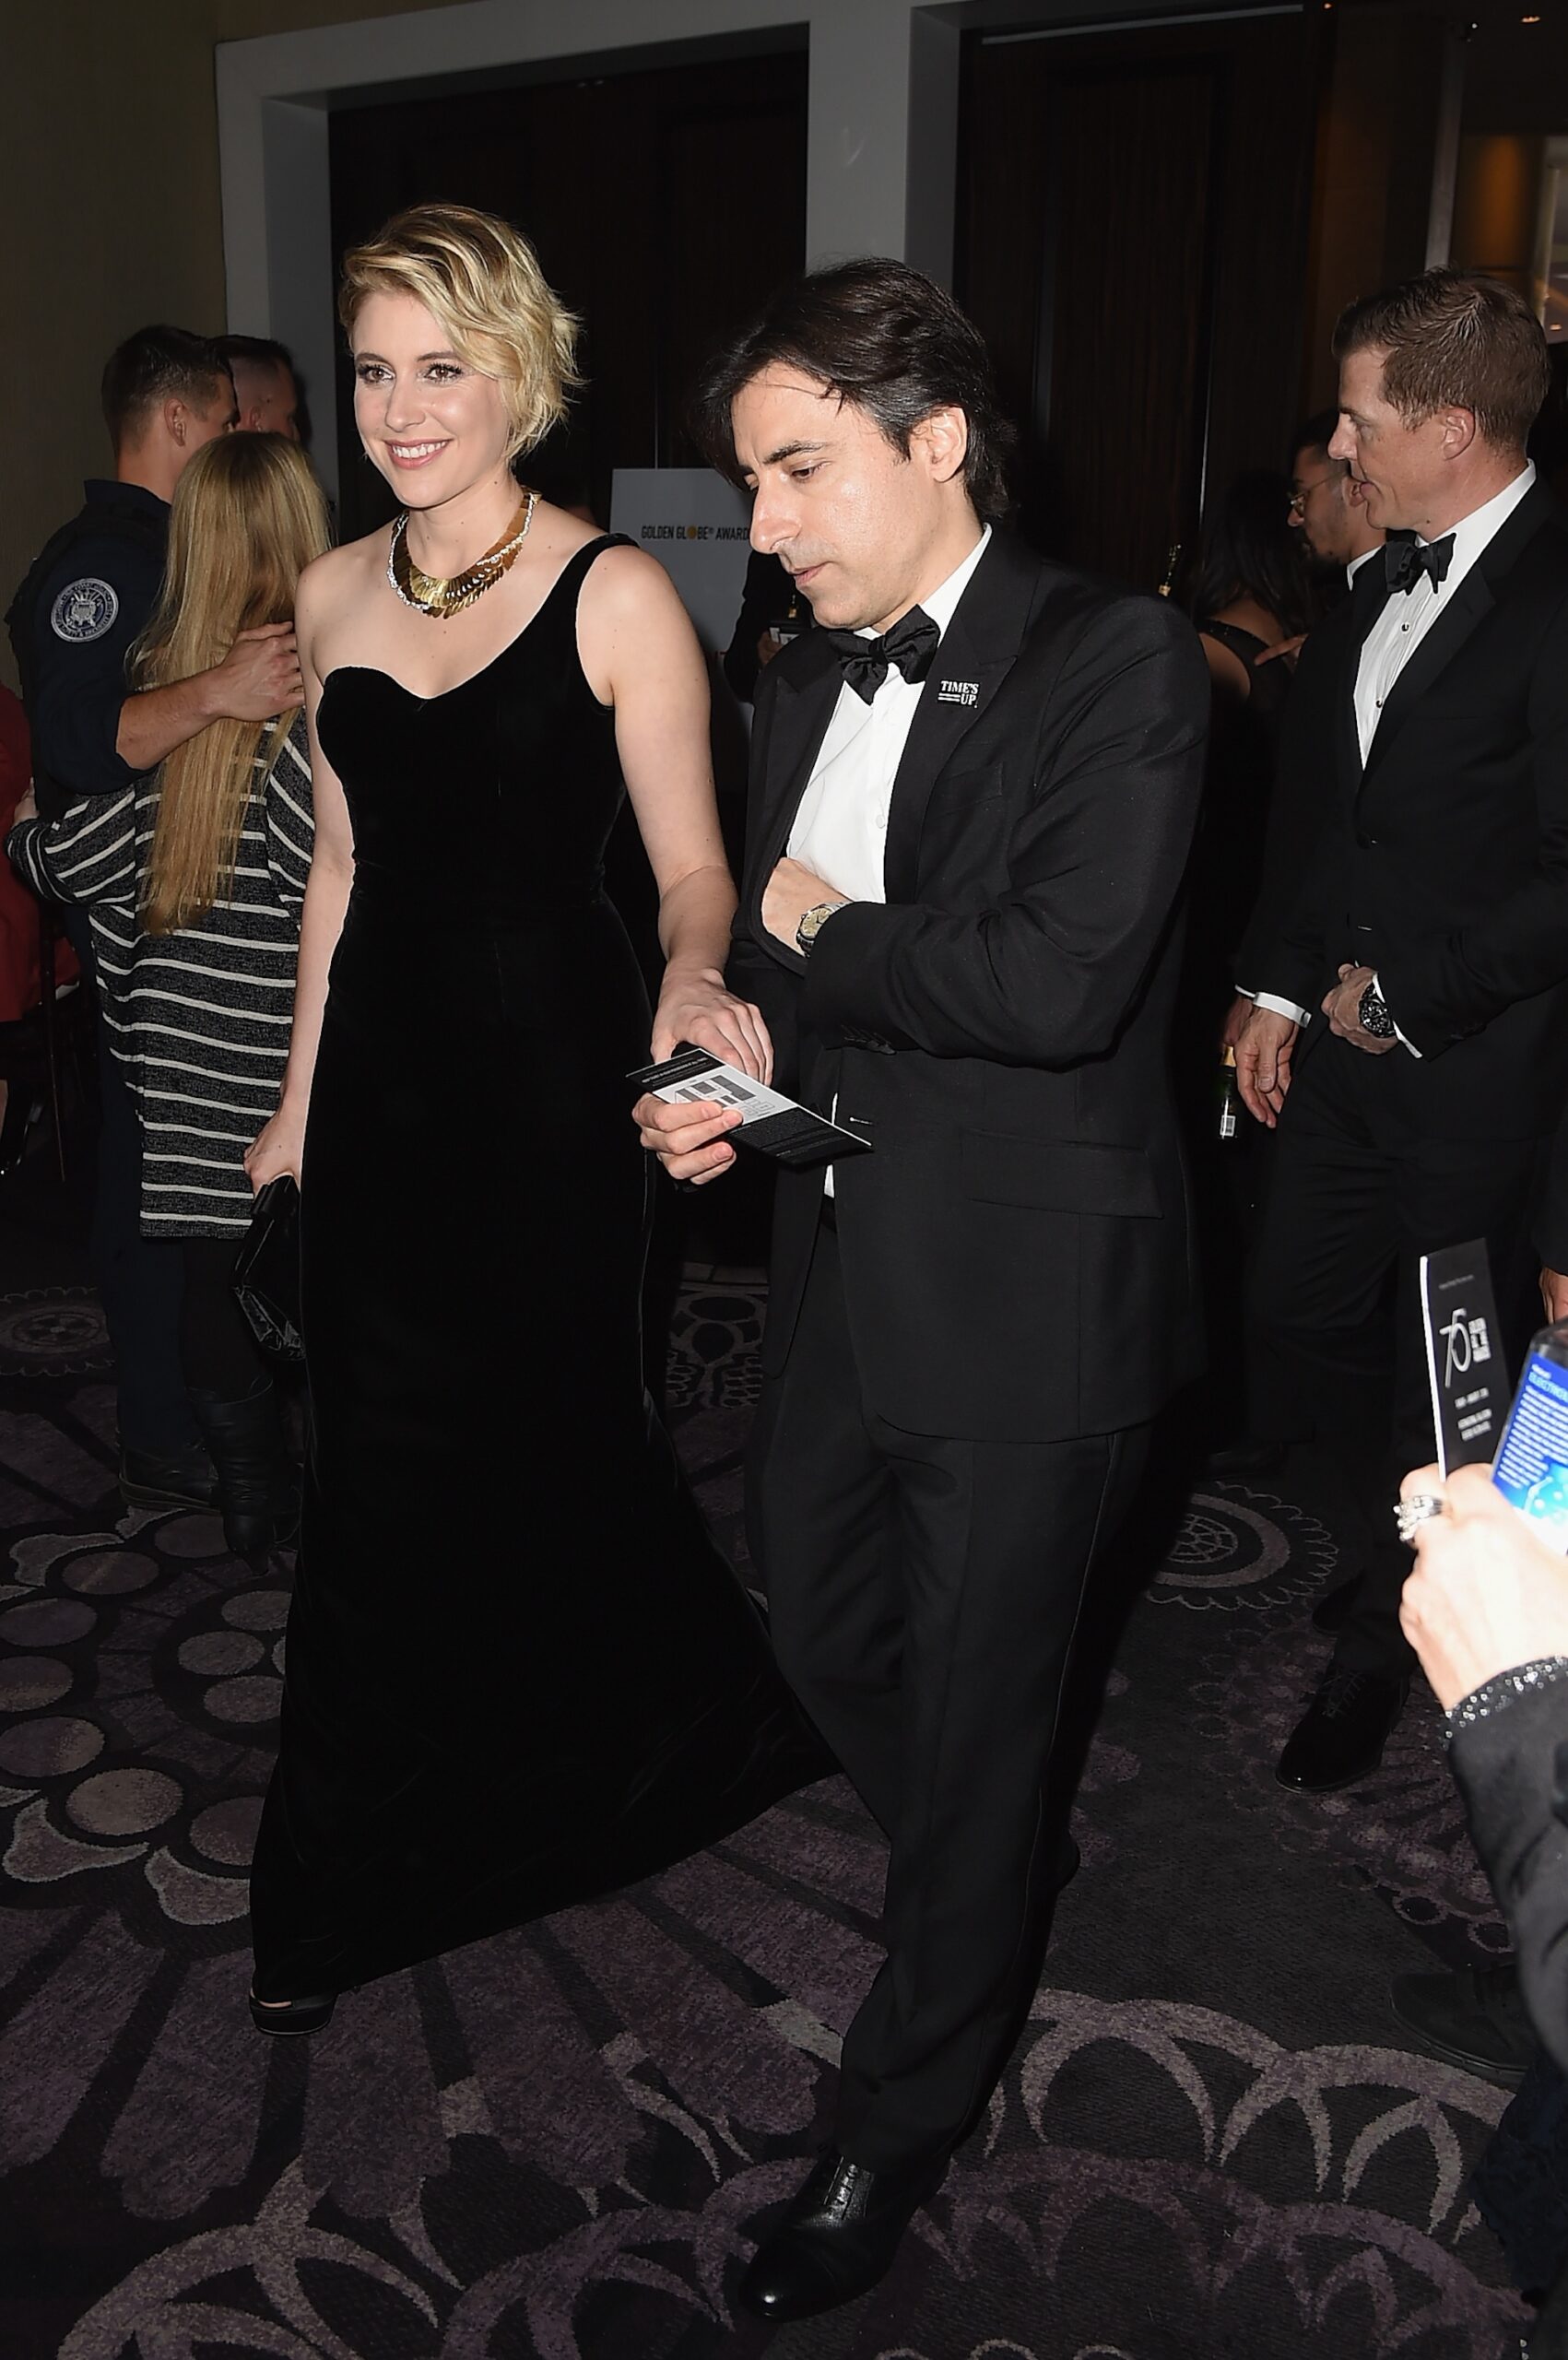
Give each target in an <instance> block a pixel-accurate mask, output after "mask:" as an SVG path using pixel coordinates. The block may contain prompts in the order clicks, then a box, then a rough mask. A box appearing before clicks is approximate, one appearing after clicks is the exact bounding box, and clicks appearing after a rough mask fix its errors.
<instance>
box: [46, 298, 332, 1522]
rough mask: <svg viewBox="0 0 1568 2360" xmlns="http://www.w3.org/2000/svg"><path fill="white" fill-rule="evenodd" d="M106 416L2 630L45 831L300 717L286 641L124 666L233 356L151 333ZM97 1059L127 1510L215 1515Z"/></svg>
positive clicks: (163, 1272) (164, 1283)
mask: <svg viewBox="0 0 1568 2360" xmlns="http://www.w3.org/2000/svg"><path fill="white" fill-rule="evenodd" d="M103 411H104V419H105V422H106V423H107V425H108V428H109V433H110V439H111V441H112V443H113V446H114V475H113V477H112V479H98V480H94V481H89V482H88V485H87V486H86V492H87V498H86V502H85V504H84V506H83V508H82V510H81V513H80V514H79V515H77V516H76V517H74V518H73V519H72V521H71V522H70V523H69V524H68V525H64V526H63V527H62V528H61V530H60V531H59V532H57V533H56V534H54V535H53V537H52V538H51V540H50V541H49V542H48V544H47V545H46V547H45V548H44V549H43V550H42V551H41V554H40V556H39V557H38V559H37V560H35V562H34V563H33V565H32V566H31V568H30V569H29V572H28V575H27V578H26V580H25V581H24V582H23V584H22V585H21V587H20V589H19V590H18V593H17V595H16V597H15V598H14V599H13V601H12V603H11V607H10V609H9V611H8V613H7V614H6V628H7V630H8V631H9V632H10V634H11V643H12V646H13V648H14V649H15V651H16V658H17V668H18V673H19V674H20V677H21V684H22V698H23V702H24V703H25V704H26V706H27V712H28V719H29V725H30V727H31V732H32V752H33V770H34V786H35V791H36V794H37V798H38V808H39V809H40V810H41V812H42V814H43V816H44V817H45V818H46V819H57V818H59V817H61V816H62V815H63V814H64V813H65V811H66V810H67V809H68V808H70V807H71V806H72V805H73V804H75V803H77V802H79V801H81V800H82V798H83V797H85V796H103V795H117V794H119V793H120V792H121V791H122V790H123V789H124V788H125V787H126V786H128V785H131V784H132V783H133V782H134V781H135V780H136V778H137V777H138V776H139V775H140V774H141V773H144V772H147V771H150V770H155V769H156V768H157V766H158V764H159V762H161V761H163V759H164V757H165V756H166V755H168V754H170V753H171V752H172V750H173V749H174V748H175V747H176V746H179V745H183V743H184V741H185V740H186V739H187V738H189V737H195V735H196V734H197V732H198V731H199V730H202V729H205V728H206V726H207V725H208V724H209V723H210V722H213V721H217V720H221V719H233V720H240V721H265V720H266V719H267V718H268V717H269V716H270V715H271V714H275V713H279V712H281V711H283V710H284V709H286V708H287V707H288V706H289V705H290V704H297V703H298V702H300V700H301V680H300V668H299V658H298V655H297V653H296V651H295V645H294V635H293V631H292V630H291V629H289V627H288V626H287V625H277V626H274V627H272V628H271V629H270V630H267V631H247V632H244V633H242V636H241V637H240V639H239V640H237V641H236V643H235V644H234V646H233V648H232V649H231V650H230V654H229V655H228V656H227V657H226V658H225V659H224V661H223V662H222V663H221V664H218V665H217V666H215V667H212V669H210V670H209V671H206V672H202V673H198V674H196V675H195V677H194V678H189V679H184V680H177V681H173V682H171V683H170V684H169V685H168V686H167V687H164V688H158V689H149V690H144V691H142V692H141V693H139V694H132V693H129V692H128V690H127V685H126V674H125V665H126V657H127V655H128V654H129V652H130V650H131V647H132V645H133V643H134V642H135V641H136V638H137V637H138V635H139V634H140V632H141V631H143V630H144V629H145V627H146V626H147V622H148V621H149V620H150V619H151V617H152V614H153V610H154V608H155V607H156V605H157V603H158V597H159V590H160V587H161V584H162V580H163V562H164V554H165V548H166V544H167V540H168V533H169V503H170V501H171V499H172V498H173V494H174V487H175V485H176V483H177V482H178V481H179V478H180V476H181V473H182V471H183V468H184V466H185V465H186V463H187V462H188V461H189V460H190V459H192V458H193V457H194V456H195V454H196V452H197V451H199V450H200V449H201V447H202V445H203V444H204V443H209V442H211V441H212V440H213V438H214V437H215V436H217V435H219V434H226V433H228V432H230V431H231V429H232V428H233V427H234V425H235V423H236V421H237V416H238V412H237V407H236V403H235V397H234V384H233V380H232V379H231V377H230V373H229V369H228V364H227V363H226V362H225V360H223V358H222V356H221V354H220V353H218V350H217V348H215V347H214V346H213V345H212V344H211V343H210V342H209V341H208V340H207V339H206V337H205V336H193V335H191V334H190V333H189V332H188V331H187V330H186V329H183V328H172V327H148V328H143V329H140V330H139V331H138V332H137V334H136V335H135V336H129V337H127V338H126V340H125V342H124V344H123V345H121V346H120V347H119V348H118V349H117V350H116V351H115V352H113V353H112V354H111V356H110V359H109V361H108V363H107V365H106V367H105V369H104V372H103ZM86 920H87V913H86V911H85V910H73V911H71V912H70V913H69V914H68V916H67V926H68V928H69V931H70V934H71V939H72V942H73V943H74V944H75V946H76V950H77V956H78V957H79V958H80V960H81V962H82V964H83V967H84V968H87V969H90V968H91V967H92V964H93V961H92V940H91V935H90V931H89V929H88V925H87V923H86ZM101 990H102V983H101V979H100V993H101ZM99 1041H100V1100H101V1124H100V1136H99V1158H98V1188H97V1197H96V1201H95V1204H94V1208H93V1226H92V1259H93V1268H94V1272H95V1275H96V1277H97V1280H98V1283H99V1290H100V1294H101V1296H102V1300H103V1308H104V1316H105V1317H106V1319H107V1321H108V1325H109V1332H110V1338H111V1340H112V1344H113V1347H114V1358H115V1366H116V1373H117V1376H118V1382H119V1413H120V1487H121V1490H122V1492H123V1493H124V1498H125V1501H126V1504H127V1505H130V1506H142V1507H161V1506H174V1507H189V1506H197V1507H205V1506H209V1505H211V1504H212V1503H213V1502H214V1500H215V1499H216V1497H217V1484H216V1478H215V1477H214V1474H213V1470H212V1468H211V1465H210V1463H209V1462H208V1460H207V1457H206V1451H205V1449H204V1448H203V1446H202V1444H201V1440H200V1437H199V1435H198V1434H197V1431H196V1427H195V1420H194V1419H193V1417H192V1414H191V1407H190V1403H189V1401H188V1399H187V1398H186V1395H185V1387H184V1382H183V1377H182V1375H181V1365H180V1349H179V1322H180V1304H181V1295H182V1285H181V1259H180V1247H179V1245H178V1243H177V1242H174V1241H171V1240H170V1239H166V1238H147V1237H144V1236H143V1235H142V1233H141V1225H140V1204H141V1134H140V1130H139V1127H138V1125H137V1121H136V1107H135V1103H134V1101H133V1099H132V1097H131V1093H130V1091H129V1089H128V1088H127V1086H126V1083H125V1080H124V1074H123V1072H122V1069H121V1068H120V1065H119V1063H118V1061H117V1059H116V1058H115V1057H114V1056H112V1054H111V1053H110V1050H109V1048H108V1044H107V1027H105V1026H103V1025H100V1027H99Z"/></svg>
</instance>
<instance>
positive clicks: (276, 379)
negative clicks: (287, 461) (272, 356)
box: [234, 360, 300, 443]
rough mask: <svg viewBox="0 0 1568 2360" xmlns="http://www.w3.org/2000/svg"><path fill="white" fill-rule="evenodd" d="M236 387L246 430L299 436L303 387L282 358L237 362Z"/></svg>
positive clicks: (291, 439) (291, 438) (293, 438)
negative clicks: (298, 384)
mask: <svg viewBox="0 0 1568 2360" xmlns="http://www.w3.org/2000/svg"><path fill="white" fill-rule="evenodd" d="M234 390H235V392H236V394H237V395H239V400H240V425H241V427H242V430H243V431H244V432H245V433H247V434H286V435H287V436H288V438H289V442H290V443H297V442H298V441H299V439H300V389H299V387H298V386H297V385H296V384H295V383H294V372H293V371H292V369H286V368H285V367H284V365H283V363H282V361H281V360H276V361H263V362H261V363H259V364H258V363H256V362H253V361H248V360H237V361H236V362H235V363H234Z"/></svg>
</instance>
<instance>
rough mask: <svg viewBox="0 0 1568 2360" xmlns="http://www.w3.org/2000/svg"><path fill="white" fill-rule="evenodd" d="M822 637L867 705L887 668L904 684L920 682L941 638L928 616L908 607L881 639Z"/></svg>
mask: <svg viewBox="0 0 1568 2360" xmlns="http://www.w3.org/2000/svg"><path fill="white" fill-rule="evenodd" d="M822 637H823V638H824V639H825V640H826V641H827V643H828V645H829V646H830V647H831V649H832V651H833V654H834V655H836V656H837V657H838V659H839V667H840V669H841V670H842V671H843V676H844V678H845V679H846V680H847V681H848V682H849V685H850V687H851V688H852V689H853V690H855V695H856V696H857V697H864V698H865V700H866V702H867V704H869V703H870V702H871V700H872V698H873V697H874V696H875V695H876V693H877V691H878V689H879V688H880V687H881V685H882V683H883V681H884V680H885V679H886V678H887V677H888V673H889V670H890V668H892V669H895V670H897V671H900V672H902V674H903V677H904V678H905V679H906V680H923V679H924V678H925V675H926V673H927V672H928V671H929V670H930V669H931V659H932V657H933V656H934V655H936V653H937V647H938V646H939V645H940V643H941V637H942V634H941V632H940V631H938V630H937V626H936V624H935V623H934V622H933V621H932V619H931V618H930V616H929V615H928V614H925V613H924V612H923V611H922V609H921V608H919V607H911V608H910V610H909V612H908V614H907V615H901V616H900V618H899V619H898V621H897V622H896V623H895V624H894V625H893V627H892V629H891V631H885V632H884V633H883V635H882V637H881V638H880V639H863V638H862V637H861V635H860V633H859V632H858V631H824V632H823V633H822Z"/></svg>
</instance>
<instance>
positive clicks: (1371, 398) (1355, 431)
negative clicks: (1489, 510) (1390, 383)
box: [1328, 346, 1448, 533]
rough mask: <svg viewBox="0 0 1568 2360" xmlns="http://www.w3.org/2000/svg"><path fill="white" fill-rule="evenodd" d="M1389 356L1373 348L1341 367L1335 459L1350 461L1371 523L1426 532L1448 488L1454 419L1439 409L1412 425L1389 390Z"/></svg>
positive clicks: (1352, 354) (1387, 528) (1356, 354)
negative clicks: (1386, 374)
mask: <svg viewBox="0 0 1568 2360" xmlns="http://www.w3.org/2000/svg"><path fill="white" fill-rule="evenodd" d="M1387 358H1388V355H1387V352H1386V351H1385V350H1384V349H1383V348H1380V347H1376V346H1373V347H1369V348H1368V349H1366V350H1365V351H1362V352H1350V353H1347V354H1346V356H1345V358H1344V360H1343V361H1342V362H1341V363H1340V367H1339V423H1338V426H1337V427H1336V428H1335V430H1334V438H1333V440H1332V442H1331V443H1329V445H1328V451H1329V455H1330V457H1331V458H1335V459H1348V460H1349V461H1350V473H1351V475H1352V476H1353V477H1354V478H1355V479H1356V481H1357V482H1358V483H1361V484H1363V485H1364V486H1365V488H1366V489H1365V495H1364V496H1365V501H1366V514H1367V521H1368V522H1369V523H1370V524H1373V525H1381V526H1382V527H1383V529H1384V530H1385V532H1400V531H1405V532H1418V533H1419V532H1423V531H1424V530H1425V528H1426V526H1427V525H1428V524H1429V523H1430V522H1431V521H1432V515H1433V513H1434V512H1435V511H1436V510H1437V509H1438V508H1439V507H1440V505H1441V502H1442V499H1443V495H1444V490H1445V487H1446V480H1447V468H1446V460H1445V451H1446V445H1447V437H1448V420H1447V419H1446V418H1445V415H1444V412H1443V411H1441V410H1439V411H1437V412H1435V413H1434V414H1433V416H1432V417H1431V418H1424V419H1421V423H1420V425H1418V426H1410V425H1408V424H1407V423H1406V421H1405V419H1402V418H1401V417H1400V415H1399V413H1398V411H1397V409H1396V408H1395V407H1394V405H1393V403H1392V402H1391V401H1389V399H1388V398H1387V395H1385V392H1384V389H1383V364H1384V362H1385V360H1387Z"/></svg>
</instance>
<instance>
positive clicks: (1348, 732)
mask: <svg viewBox="0 0 1568 2360" xmlns="http://www.w3.org/2000/svg"><path fill="white" fill-rule="evenodd" d="M1387 603H1388V576H1387V573H1386V572H1385V567H1384V562H1383V553H1382V551H1381V550H1379V551H1378V553H1377V554H1376V556H1375V557H1369V558H1368V560H1367V561H1366V563H1365V564H1364V565H1363V566H1362V569H1361V572H1359V573H1358V574H1357V576H1356V579H1355V585H1354V587H1353V589H1352V591H1351V593H1350V636H1349V639H1348V640H1347V642H1346V647H1345V655H1344V661H1343V664H1342V667H1341V669H1340V674H1339V686H1338V695H1337V697H1336V699H1335V707H1334V742H1335V749H1336V752H1337V754H1338V762H1339V775H1340V778H1341V780H1342V781H1343V783H1344V785H1345V787H1346V789H1347V790H1348V792H1349V793H1350V794H1351V795H1352V796H1354V795H1357V794H1359V793H1360V791H1361V784H1362V737H1361V730H1360V727H1359V726H1358V724H1357V721H1356V679H1357V676H1358V675H1359V673H1360V671H1361V668H1362V648H1363V647H1364V646H1365V645H1366V643H1367V639H1368V637H1369V635H1370V633H1371V631H1372V627H1373V624H1374V623H1375V622H1376V620H1377V619H1378V617H1379V615H1380V614H1381V613H1382V612H1383V609H1384V608H1385V606H1386V605H1387Z"/></svg>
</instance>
